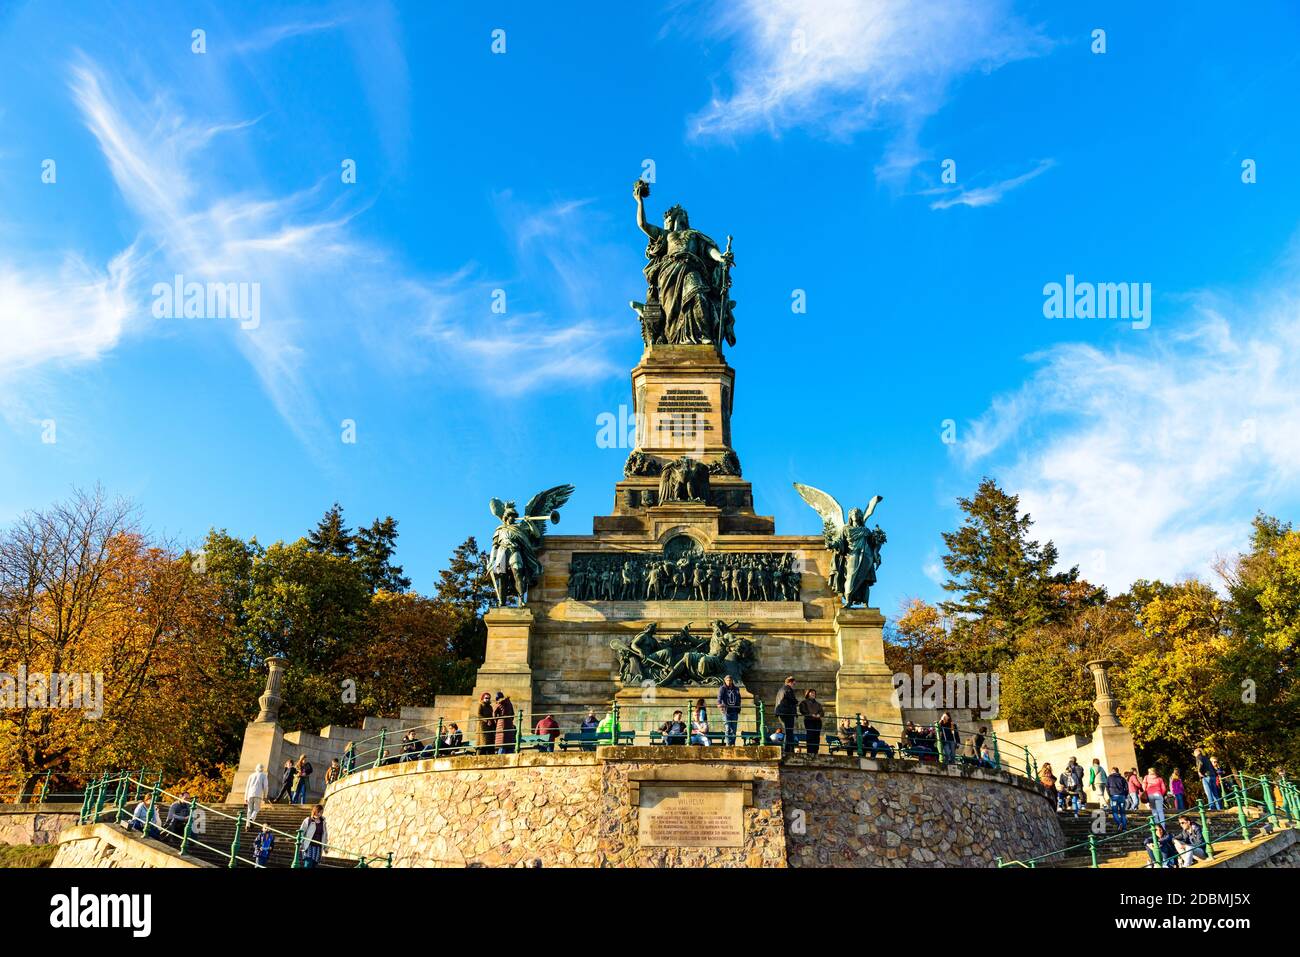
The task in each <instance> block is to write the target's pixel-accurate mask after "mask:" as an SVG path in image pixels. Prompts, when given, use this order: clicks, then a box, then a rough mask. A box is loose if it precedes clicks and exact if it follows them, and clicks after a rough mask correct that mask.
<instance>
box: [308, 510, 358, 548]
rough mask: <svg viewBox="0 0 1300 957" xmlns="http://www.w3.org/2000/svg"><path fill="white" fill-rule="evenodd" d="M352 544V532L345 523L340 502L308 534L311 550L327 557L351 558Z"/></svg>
mask: <svg viewBox="0 0 1300 957" xmlns="http://www.w3.org/2000/svg"><path fill="white" fill-rule="evenodd" d="M352 543H353V537H352V532H351V531H349V529H348V527H347V525H345V524H344V522H343V506H342V505H340V504H339V503H338V502H335V503H334V504H333V505H331V506H330V507H329V510H328V511H326V512H325V515H324V517H322V518H321V520H320V521H319V522H318V523H317V524H316V527H315V528H314V529H312V530H311V531H310V532H308V533H307V544H308V545H309V546H310V547H311V550H312V551H314V552H321V553H323V554H325V555H336V556H338V557H339V558H350V557H351V556H352Z"/></svg>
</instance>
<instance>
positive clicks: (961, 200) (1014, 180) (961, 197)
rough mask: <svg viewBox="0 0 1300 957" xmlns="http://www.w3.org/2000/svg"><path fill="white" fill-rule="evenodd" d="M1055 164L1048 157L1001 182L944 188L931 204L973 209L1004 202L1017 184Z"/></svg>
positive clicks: (934, 206) (935, 206) (937, 207)
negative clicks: (968, 187) (969, 186)
mask: <svg viewBox="0 0 1300 957" xmlns="http://www.w3.org/2000/svg"><path fill="white" fill-rule="evenodd" d="M1054 165H1055V162H1054V161H1053V160H1050V159H1047V160H1043V161H1042V162H1040V163H1039V164H1038V165H1037V166H1035V167H1034V168H1033V169H1031V170H1029V172H1027V173H1021V174H1020V175H1019V176H1013V177H1011V178H1010V179H1004V180H1002V181H1001V182H998V183H994V184H993V185H992V186H978V187H973V188H971V189H966V188H964V187H952V189H950V190H943V191H942V192H944V194H945V195H943V196H941V197H940V198H939V199H936V200H935V201H934V202H932V203H931V204H930V208H931V209H951V208H952V207H954V206H969V207H971V208H972V209H978V208H980V207H981V206H992V205H994V204H995V203H1000V202H1002V197H1003V196H1005V195H1006V194H1007V193H1009V192H1011V191H1012V190H1013V189H1015V188H1016V187H1017V186H1023V185H1024V184H1025V183H1028V182H1029V181H1030V180H1031V179H1034V178H1035V177H1038V176H1041V175H1042V174H1043V173H1046V172H1047V171H1048V170H1049V169H1051V168H1052V167H1053V166H1054Z"/></svg>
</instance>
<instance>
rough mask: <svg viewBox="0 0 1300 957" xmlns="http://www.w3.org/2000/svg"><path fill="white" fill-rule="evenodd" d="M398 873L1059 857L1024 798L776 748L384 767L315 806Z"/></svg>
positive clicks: (991, 774) (1015, 783)
mask: <svg viewBox="0 0 1300 957" xmlns="http://www.w3.org/2000/svg"><path fill="white" fill-rule="evenodd" d="M325 814H326V817H327V818H328V820H329V822H330V838H331V840H332V841H335V842H338V844H339V845H340V846H343V847H347V848H350V849H352V850H353V851H356V852H358V853H364V854H368V855H373V856H375V857H386V856H387V855H388V853H389V852H390V851H391V852H392V853H393V866H394V867H466V866H471V865H472V866H487V867H535V866H542V867H993V866H995V865H996V860H997V858H999V857H1002V858H1005V859H1026V858H1030V857H1036V856H1038V855H1041V854H1046V853H1048V852H1050V851H1054V850H1057V849H1059V848H1060V847H1061V846H1062V845H1063V843H1064V839H1063V837H1062V833H1061V826H1060V824H1059V823H1058V821H1057V816H1056V811H1055V808H1054V807H1053V806H1052V805H1050V804H1049V803H1048V802H1047V800H1046V799H1045V798H1044V797H1043V794H1042V791H1041V790H1040V789H1039V788H1038V787H1037V785H1036V784H1034V783H1033V782H1031V781H1029V780H1027V779H1025V778H1023V777H1016V776H1012V775H1010V774H1007V773H1004V772H1000V771H991V770H984V769H978V768H971V767H965V768H960V769H959V768H955V767H939V766H937V765H930V764H921V763H918V762H914V761H902V760H892V759H883V758H882V759H880V760H871V759H867V758H856V757H849V756H842V755H825V754H823V755H817V756H808V755H802V754H801V755H787V756H785V757H782V755H781V751H780V749H779V748H775V747H750V748H739V747H737V748H729V747H707V748H705V747H667V746H659V747H648V746H644V747H643V746H637V747H601V748H597V749H596V750H595V751H569V752H556V753H540V752H523V753H519V754H507V755H473V756H467V757H456V758H439V759H436V760H427V761H418V762H409V763H405V764H393V765H385V766H381V767H377V768H372V769H370V770H367V771H362V772H359V773H357V774H353V775H350V776H349V777H347V778H344V779H343V780H342V781H340V782H338V783H336V784H333V785H331V786H330V788H329V790H328V791H327V792H326V797H325Z"/></svg>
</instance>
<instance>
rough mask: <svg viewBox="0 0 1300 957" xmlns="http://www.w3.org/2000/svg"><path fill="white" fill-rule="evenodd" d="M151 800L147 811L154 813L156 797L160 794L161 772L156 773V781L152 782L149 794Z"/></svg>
mask: <svg viewBox="0 0 1300 957" xmlns="http://www.w3.org/2000/svg"><path fill="white" fill-rule="evenodd" d="M150 793H151V794H152V795H153V798H152V799H151V800H150V801H149V810H150V811H156V810H157V808H158V797H159V795H160V794H161V793H162V772H161V771H159V772H158V780H157V781H155V782H154V785H153V789H152V790H151V792H150Z"/></svg>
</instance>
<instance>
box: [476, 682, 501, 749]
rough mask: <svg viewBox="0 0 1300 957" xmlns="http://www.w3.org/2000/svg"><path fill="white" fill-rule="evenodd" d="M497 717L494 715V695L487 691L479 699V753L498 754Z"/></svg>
mask: <svg viewBox="0 0 1300 957" xmlns="http://www.w3.org/2000/svg"><path fill="white" fill-rule="evenodd" d="M496 727H497V723H496V719H495V718H494V717H493V716H492V696H491V695H490V694H488V693H487V692H486V691H484V692H483V695H482V697H480V698H479V699H478V753H479V754H496V751H497V749H496V747H495V744H496V739H497V737H496Z"/></svg>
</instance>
